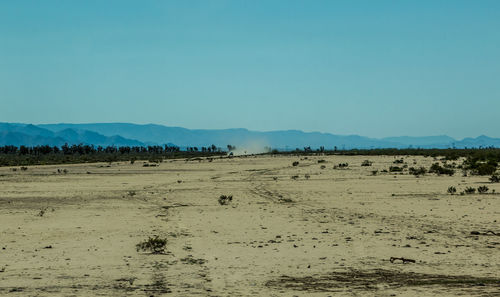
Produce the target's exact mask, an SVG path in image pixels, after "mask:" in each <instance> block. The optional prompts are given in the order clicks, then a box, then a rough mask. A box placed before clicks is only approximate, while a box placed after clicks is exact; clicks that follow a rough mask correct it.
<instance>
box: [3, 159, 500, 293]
mask: <svg viewBox="0 0 500 297" xmlns="http://www.w3.org/2000/svg"><path fill="white" fill-rule="evenodd" d="M395 158H396V157H391V156H389V157H381V156H378V157H372V156H371V157H363V156H356V157H354V156H353V157H346V156H310V157H308V158H307V159H306V158H305V157H296V156H295V157H292V156H287V157H285V156H279V157H272V156H257V157H255V156H248V157H235V158H220V159H219V158H215V159H213V160H212V161H211V160H209V159H201V160H191V161H186V160H167V161H164V162H163V163H160V164H159V166H156V167H143V162H136V163H135V164H129V163H113V164H105V163H100V164H78V165H57V166H30V167H29V168H28V170H26V171H21V170H17V171H13V170H12V168H8V167H3V168H0V295H2V296H196V295H198V296H457V295H461V296H500V236H498V235H496V234H499V233H500V223H499V222H500V196H499V195H497V194H482V195H480V194H474V195H464V196H460V195H449V194H447V193H446V190H447V188H448V187H449V186H456V187H457V189H458V190H459V191H461V190H462V189H463V188H465V187H466V186H473V187H478V186H480V185H484V184H485V183H487V178H486V177H480V176H468V177H462V174H461V173H457V174H455V176H452V177H450V176H436V175H425V176H421V177H419V178H416V177H415V176H413V175H409V174H408V173H407V172H404V173H403V174H392V173H379V174H377V175H372V173H371V172H372V171H373V170H379V172H380V171H381V170H383V169H387V168H389V166H392V165H393V161H394V160H395ZM398 158H399V157H398ZM365 159H369V160H371V161H372V162H373V165H372V166H368V167H362V166H361V163H362V162H363V160H365ZM319 160H325V161H324V162H323V161H320V162H321V163H318V161H319ZM294 161H299V165H298V166H292V163H293V162H294ZM404 162H405V163H407V164H408V165H409V166H410V167H411V166H414V167H420V166H425V167H427V168H428V167H429V166H430V165H431V164H432V163H433V162H435V160H433V159H432V158H424V157H412V156H409V157H404ZM339 163H349V166H348V167H347V168H345V169H344V168H343V169H334V168H333V167H334V166H335V165H337V164H339ZM322 166H325V167H324V168H322ZM57 169H60V170H59V173H58V170H57ZM63 169H66V170H67V173H66V174H64V173H63V172H64V170H63ZM488 187H489V188H490V192H491V190H495V191H496V193H500V184H488ZM222 194H226V195H229V194H231V195H233V197H234V198H233V201H232V202H231V203H229V204H228V205H219V203H218V201H217V200H218V197H219V196H220V195H222ZM488 231H491V232H488ZM471 232H473V233H472V234H471ZM154 235H158V236H160V237H162V238H166V239H167V241H168V242H167V248H166V252H165V254H159V255H157V254H148V253H144V252H137V251H136V249H135V246H136V244H137V243H139V242H141V241H143V240H145V239H147V238H148V237H149V236H154ZM391 257H398V258H407V259H413V260H415V263H411V262H408V263H405V264H403V263H402V261H398V260H395V261H392V262H391V261H390V258H391Z"/></svg>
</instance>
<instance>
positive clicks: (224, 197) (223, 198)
mask: <svg viewBox="0 0 500 297" xmlns="http://www.w3.org/2000/svg"><path fill="white" fill-rule="evenodd" d="M218 201H219V204H220V205H227V204H229V202H231V201H233V195H220V196H219V200H218Z"/></svg>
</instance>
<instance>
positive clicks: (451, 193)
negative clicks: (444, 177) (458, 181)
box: [448, 186, 457, 195]
mask: <svg viewBox="0 0 500 297" xmlns="http://www.w3.org/2000/svg"><path fill="white" fill-rule="evenodd" d="M456 192H457V188H455V187H454V186H451V187H449V188H448V193H449V194H450V195H453V194H455V193H456Z"/></svg>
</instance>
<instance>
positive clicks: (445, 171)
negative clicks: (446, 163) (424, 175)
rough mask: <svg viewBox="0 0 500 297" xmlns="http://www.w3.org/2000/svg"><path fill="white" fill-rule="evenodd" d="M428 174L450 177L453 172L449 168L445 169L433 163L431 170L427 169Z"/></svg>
mask: <svg viewBox="0 0 500 297" xmlns="http://www.w3.org/2000/svg"><path fill="white" fill-rule="evenodd" d="M429 173H436V174H438V175H441V174H446V175H449V176H452V175H453V174H455V170H453V169H451V168H445V167H443V166H441V165H439V163H434V164H432V166H431V168H430V169H429Z"/></svg>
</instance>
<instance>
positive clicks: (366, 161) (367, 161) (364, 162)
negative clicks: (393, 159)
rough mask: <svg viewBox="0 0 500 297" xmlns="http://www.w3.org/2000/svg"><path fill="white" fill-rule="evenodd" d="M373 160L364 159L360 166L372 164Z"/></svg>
mask: <svg viewBox="0 0 500 297" xmlns="http://www.w3.org/2000/svg"><path fill="white" fill-rule="evenodd" d="M372 164H373V162H372V161H370V160H364V161H363V163H361V166H372Z"/></svg>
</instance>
